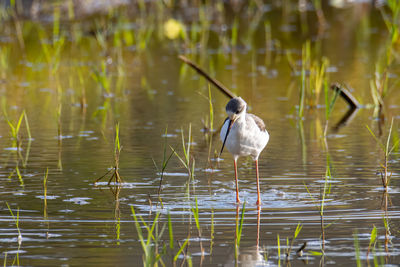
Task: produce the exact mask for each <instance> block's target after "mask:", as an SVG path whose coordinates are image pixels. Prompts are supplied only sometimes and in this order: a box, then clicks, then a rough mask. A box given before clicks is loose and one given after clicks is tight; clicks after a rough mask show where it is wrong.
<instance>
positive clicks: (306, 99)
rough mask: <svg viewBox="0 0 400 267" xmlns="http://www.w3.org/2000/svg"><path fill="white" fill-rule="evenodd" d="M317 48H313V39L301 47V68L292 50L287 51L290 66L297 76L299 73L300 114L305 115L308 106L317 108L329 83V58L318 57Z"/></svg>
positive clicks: (300, 115)
mask: <svg viewBox="0 0 400 267" xmlns="http://www.w3.org/2000/svg"><path fill="white" fill-rule="evenodd" d="M315 53H316V52H315V49H314V48H311V41H310V40H307V41H306V42H305V43H304V44H303V46H302V49H301V68H300V69H299V68H298V67H297V63H296V60H295V58H294V57H293V54H292V53H291V52H289V51H288V52H287V53H286V59H287V61H288V64H289V67H290V68H291V70H292V73H294V74H295V75H296V76H297V75H299V79H298V81H299V88H300V91H299V104H298V110H297V112H298V116H299V117H303V116H304V109H305V108H306V107H309V108H316V107H318V105H319V101H320V100H319V99H320V95H321V92H322V91H323V89H324V88H326V86H327V85H328V84H329V77H328V73H327V69H328V67H329V60H328V58H326V57H322V58H321V59H316V56H315Z"/></svg>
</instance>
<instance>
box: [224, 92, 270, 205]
mask: <svg viewBox="0 0 400 267" xmlns="http://www.w3.org/2000/svg"><path fill="white" fill-rule="evenodd" d="M246 109H247V103H246V102H245V101H244V100H243V99H242V98H241V97H234V98H232V99H231V100H230V101H229V102H228V104H227V105H226V113H227V114H228V118H226V120H225V122H224V125H223V126H222V129H221V134H220V136H221V140H222V142H223V143H222V148H221V153H222V151H223V150H224V147H226V148H227V149H228V151H229V152H230V153H231V154H232V155H233V160H234V167H235V183H236V202H237V203H239V202H240V199H239V185H238V175H237V160H238V158H239V157H241V156H251V157H252V159H253V160H254V161H255V165H256V178H257V205H260V204H261V199H260V183H259V174H258V157H259V156H260V153H261V151H263V149H264V148H265V146H266V145H267V143H268V140H269V134H268V131H267V130H266V128H265V124H264V122H263V120H262V119H260V118H259V117H257V116H256V115H253V114H250V113H247V112H246ZM221 153H220V154H221Z"/></svg>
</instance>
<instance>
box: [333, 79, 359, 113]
mask: <svg viewBox="0 0 400 267" xmlns="http://www.w3.org/2000/svg"><path fill="white" fill-rule="evenodd" d="M331 89H332V90H335V91H338V92H339V94H340V96H341V97H342V98H343V99H344V100H345V101H346V102H347V104H349V106H350V107H351V108H352V109H357V108H359V107H360V103H358V101H357V99H355V97H354V96H353V95H352V94H351V93H350V92H349V91H348V90H347V89H346V88H344V87H343V86H341V85H340V84H339V83H334V84H332V85H331Z"/></svg>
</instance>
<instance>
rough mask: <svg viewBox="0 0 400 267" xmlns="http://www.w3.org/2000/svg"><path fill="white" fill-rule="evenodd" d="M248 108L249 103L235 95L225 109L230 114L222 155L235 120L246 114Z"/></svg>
mask: <svg viewBox="0 0 400 267" xmlns="http://www.w3.org/2000/svg"><path fill="white" fill-rule="evenodd" d="M246 109H247V104H246V102H245V101H244V100H243V99H242V98H241V97H234V98H232V99H231V100H229V102H228V104H226V108H225V110H226V113H227V114H228V120H229V126H228V130H227V131H226V134H225V138H224V142H223V143H222V148H221V152H220V155H221V154H222V151H224V147H225V142H226V138H227V137H228V134H229V131H230V130H231V128H232V126H233V124H234V123H235V121H236V120H237V119H238V118H240V117H242V116H244V115H245V114H246Z"/></svg>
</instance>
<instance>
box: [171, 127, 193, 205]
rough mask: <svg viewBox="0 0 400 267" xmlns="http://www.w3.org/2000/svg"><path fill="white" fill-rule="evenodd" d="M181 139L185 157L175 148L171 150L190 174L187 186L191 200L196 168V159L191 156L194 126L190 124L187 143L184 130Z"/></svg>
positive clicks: (187, 192)
mask: <svg viewBox="0 0 400 267" xmlns="http://www.w3.org/2000/svg"><path fill="white" fill-rule="evenodd" d="M181 137H182V152H183V156H180V155H179V154H178V153H177V152H176V150H175V149H174V148H173V147H171V146H170V148H171V150H172V151H173V152H174V154H175V155H176V157H177V158H178V159H179V161H180V162H181V163H182V165H183V167H184V168H185V169H186V171H187V173H188V181H187V183H186V185H187V186H186V195H187V197H188V199H189V198H190V182H191V181H193V179H194V166H195V159H194V157H192V156H191V154H190V150H191V145H192V125H191V124H189V130H188V140H187V142H186V141H185V136H184V133H183V129H182V130H181ZM186 143H187V146H186Z"/></svg>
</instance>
